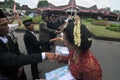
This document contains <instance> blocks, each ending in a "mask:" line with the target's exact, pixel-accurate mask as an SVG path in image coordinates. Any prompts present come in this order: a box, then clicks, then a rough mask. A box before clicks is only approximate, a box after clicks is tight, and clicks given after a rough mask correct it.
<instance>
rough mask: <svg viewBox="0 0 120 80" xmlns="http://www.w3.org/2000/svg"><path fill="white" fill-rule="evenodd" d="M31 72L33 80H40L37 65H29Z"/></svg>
mask: <svg viewBox="0 0 120 80" xmlns="http://www.w3.org/2000/svg"><path fill="white" fill-rule="evenodd" d="M31 72H32V76H33V80H35V79H39V78H40V77H39V70H38V64H37V63H34V64H31Z"/></svg>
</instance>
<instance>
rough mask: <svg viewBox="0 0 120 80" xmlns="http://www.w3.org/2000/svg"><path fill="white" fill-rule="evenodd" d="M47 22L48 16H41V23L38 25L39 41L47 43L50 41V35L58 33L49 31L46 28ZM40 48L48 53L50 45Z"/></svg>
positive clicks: (52, 30) (49, 29)
mask: <svg viewBox="0 0 120 80" xmlns="http://www.w3.org/2000/svg"><path fill="white" fill-rule="evenodd" d="M47 22H48V16H47V15H42V21H41V22H40V24H39V28H40V33H39V40H40V41H49V40H50V34H57V33H60V31H58V30H54V29H51V28H49V27H48V26H47ZM41 48H42V49H43V50H44V51H49V50H50V44H47V45H44V46H41Z"/></svg>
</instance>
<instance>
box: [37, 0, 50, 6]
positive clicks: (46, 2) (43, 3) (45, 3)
mask: <svg viewBox="0 0 120 80" xmlns="http://www.w3.org/2000/svg"><path fill="white" fill-rule="evenodd" d="M45 6H48V1H47V0H40V1H39V2H38V4H37V7H38V8H41V7H45Z"/></svg>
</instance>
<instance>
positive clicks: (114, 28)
mask: <svg viewBox="0 0 120 80" xmlns="http://www.w3.org/2000/svg"><path fill="white" fill-rule="evenodd" d="M106 29H108V30H111V31H116V32H120V25H119V24H111V25H110V26H108V27H106Z"/></svg>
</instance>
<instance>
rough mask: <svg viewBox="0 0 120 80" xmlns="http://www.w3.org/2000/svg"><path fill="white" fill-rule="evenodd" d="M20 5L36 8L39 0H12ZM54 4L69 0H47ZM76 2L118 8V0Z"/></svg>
mask: <svg viewBox="0 0 120 80" xmlns="http://www.w3.org/2000/svg"><path fill="white" fill-rule="evenodd" d="M0 1H4V0H0ZM14 1H15V2H18V3H20V5H28V6H29V7H30V8H36V7H37V3H38V2H39V0H14ZM48 2H49V3H52V4H54V5H55V6H60V5H67V4H68V2H69V0H48ZM76 4H77V5H79V6H83V7H91V6H93V5H97V7H98V9H100V8H105V7H110V8H111V10H120V6H119V5H120V0H76Z"/></svg>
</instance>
